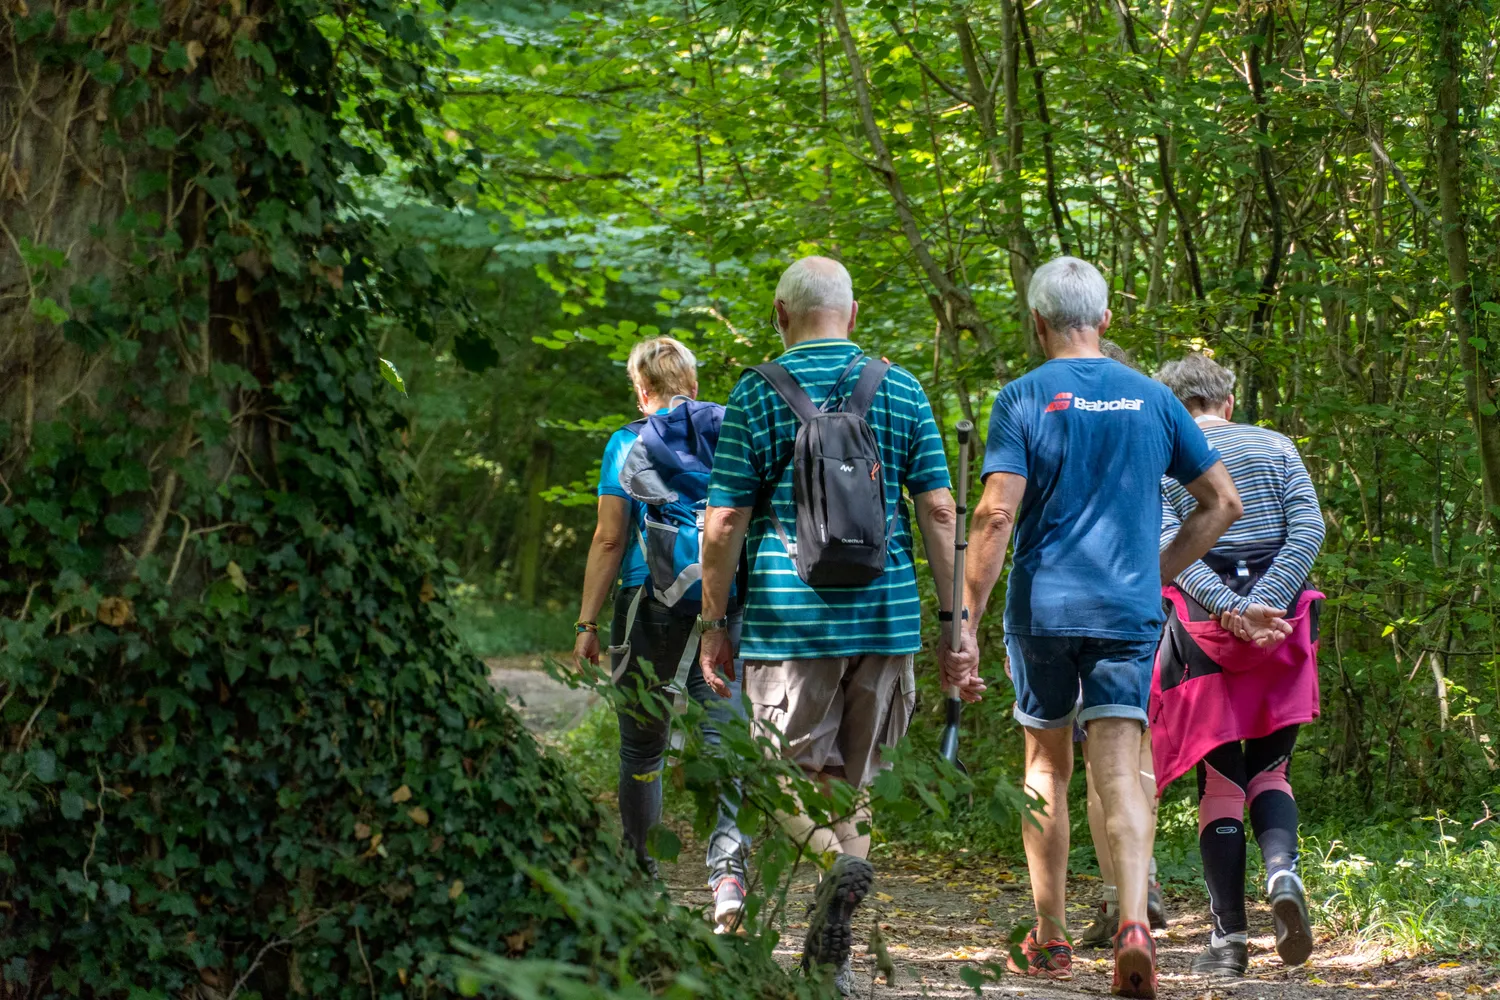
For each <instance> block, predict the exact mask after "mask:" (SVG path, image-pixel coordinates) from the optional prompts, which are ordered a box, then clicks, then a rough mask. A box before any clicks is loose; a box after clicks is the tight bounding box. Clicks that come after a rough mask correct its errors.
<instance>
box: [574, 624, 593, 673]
mask: <svg viewBox="0 0 1500 1000" xmlns="http://www.w3.org/2000/svg"><path fill="white" fill-rule="evenodd" d="M573 659H575V660H577V661H578V665H579V666H580V667H581V666H583V664H584V662H585V661H587V662H588V663H592V664H593V665H594V666H596V667H597V666H598V665H599V633H598V632H579V633H578V639H577V641H575V642H574V643H573Z"/></svg>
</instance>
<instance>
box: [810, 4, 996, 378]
mask: <svg viewBox="0 0 1500 1000" xmlns="http://www.w3.org/2000/svg"><path fill="white" fill-rule="evenodd" d="M831 10H832V13H833V24H834V28H835V29H836V30H837V31H838V36H839V41H840V43H842V45H843V48H844V56H845V58H846V59H847V60H848V62H849V79H850V82H851V83H852V84H853V87H854V100H855V104H856V105H857V106H858V109H859V119H860V123H861V124H862V125H863V126H864V131H865V138H866V139H867V140H868V141H869V143H870V150H871V152H873V153H874V154H875V162H874V164H873V165H872V169H873V170H874V172H875V173H876V175H877V176H878V177H879V178H880V179H881V182H882V183H883V184H884V185H885V188H886V190H887V191H888V192H889V193H890V196H891V203H892V205H893V206H894V208H895V210H896V218H897V220H898V221H899V222H900V224H901V232H902V234H903V235H905V237H906V243H907V245H908V246H909V247H910V248H911V252H912V256H914V257H915V258H916V260H917V264H918V266H919V267H920V268H921V270H922V273H923V274H924V275H925V276H926V278H927V280H928V281H929V282H931V283H932V286H933V287H934V288H935V289H937V292H938V295H939V296H940V297H941V299H942V303H943V306H944V309H943V311H942V312H940V313H939V315H938V319H939V320H947V321H948V322H949V323H952V324H953V325H954V326H956V327H959V328H961V329H967V330H972V331H973V332H974V335H975V337H976V338H978V339H980V341H981V342H989V341H992V339H993V338H992V337H991V335H990V329H989V324H987V323H986V322H985V321H984V318H983V317H982V316H980V314H979V310H978V308H977V307H976V306H975V304H974V297H973V296H972V295H971V294H970V293H969V290H968V289H967V288H964V287H962V286H960V285H958V284H956V283H955V282H954V281H953V279H952V278H950V277H949V276H948V274H947V272H945V271H944V270H943V269H942V267H941V266H939V265H938V262H937V261H936V260H935V259H934V258H933V256H932V252H931V251H930V250H929V249H928V247H927V241H926V239H925V238H924V237H923V236H922V230H921V227H920V226H919V225H918V224H917V216H916V213H915V212H914V211H913V209H912V205H911V200H910V198H908V197H907V194H906V189H905V188H904V187H903V186H902V184H901V175H900V174H899V173H897V171H896V164H895V161H894V160H893V159H892V157H891V151H890V147H888V146H887V145H886V143H885V137H884V136H883V135H881V132H880V125H879V123H877V122H876V120H875V109H874V105H873V104H872V103H871V100H870V84H869V81H868V80H867V79H866V77H865V67H864V63H863V62H862V61H861V60H860V57H859V48H858V46H856V45H855V43H854V34H853V33H852V32H851V31H850V30H849V18H848V16H847V15H846V14H845V12H844V4H843V0H833V5H832V8H831ZM996 358H997V361H996V364H997V369H1003V367H1004V361H1003V359H1000V358H999V355H998V354H997V355H996ZM997 373H999V372H997Z"/></svg>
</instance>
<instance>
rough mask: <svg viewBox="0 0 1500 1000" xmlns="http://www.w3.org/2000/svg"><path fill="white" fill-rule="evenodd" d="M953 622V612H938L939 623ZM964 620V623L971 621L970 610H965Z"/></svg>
mask: <svg viewBox="0 0 1500 1000" xmlns="http://www.w3.org/2000/svg"><path fill="white" fill-rule="evenodd" d="M952 620H953V612H951V611H939V612H938V621H940V622H951V621H952ZM963 620H964V621H968V620H969V609H968V608H964V618H963Z"/></svg>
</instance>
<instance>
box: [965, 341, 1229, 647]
mask: <svg viewBox="0 0 1500 1000" xmlns="http://www.w3.org/2000/svg"><path fill="white" fill-rule="evenodd" d="M1218 460H1219V453H1218V452H1217V451H1215V450H1214V449H1213V448H1211V447H1210V446H1209V444H1208V441H1207V440H1206V439H1205V438H1204V436H1203V431H1202V430H1200V429H1199V427H1198V425H1197V424H1195V423H1194V422H1193V418H1192V417H1191V416H1189V415H1188V412H1187V409H1186V408H1184V407H1183V405H1182V404H1181V403H1180V402H1178V401H1177V397H1176V396H1173V395H1172V392H1171V390H1169V389H1168V388H1167V387H1166V386H1164V385H1162V384H1161V383H1159V382H1154V381H1152V380H1151V379H1149V378H1147V377H1146V376H1144V375H1142V374H1141V373H1140V372H1137V371H1135V370H1134V369H1131V368H1129V367H1127V366H1125V365H1122V364H1120V363H1119V362H1117V361H1111V360H1110V359H1109V358H1057V359H1054V360H1052V361H1048V362H1047V363H1046V364H1044V365H1042V366H1041V367H1040V368H1038V369H1036V370H1035V371H1033V372H1031V373H1030V374H1028V375H1026V376H1024V377H1022V378H1018V379H1016V380H1015V381H1014V382H1011V383H1010V384H1009V385H1007V386H1006V387H1005V388H1004V389H1002V390H1000V394H999V395H998V396H997V397H996V398H995V408H994V410H993V411H992V412H991V414H990V436H989V442H988V444H987V445H986V448H985V455H984V469H983V473H982V474H983V475H984V476H988V475H989V474H990V473H992V472H1010V473H1014V474H1016V475H1018V476H1025V477H1026V494H1025V496H1024V498H1023V499H1022V501H1021V510H1020V513H1019V516H1018V518H1017V523H1016V537H1015V555H1014V557H1013V561H1012V563H1011V570H1010V583H1009V588H1008V595H1007V599H1006V605H1005V630H1006V631H1007V632H1014V633H1016V634H1017V635H1084V636H1094V637H1096V638H1102V639H1153V638H1155V637H1156V636H1157V635H1159V634H1160V632H1161V627H1162V623H1163V620H1164V619H1163V616H1162V606H1161V570H1160V562H1159V541H1158V540H1159V538H1160V536H1161V477H1162V476H1163V475H1164V474H1165V475H1168V476H1171V477H1172V478H1173V479H1176V480H1177V481H1178V482H1180V483H1190V482H1192V481H1193V480H1194V479H1197V478H1198V477H1199V476H1201V475H1203V473H1205V472H1207V471H1208V470H1209V469H1210V468H1211V467H1212V466H1213V464H1214V463H1215V462H1217V461H1218Z"/></svg>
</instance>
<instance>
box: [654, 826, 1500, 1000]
mask: <svg viewBox="0 0 1500 1000" xmlns="http://www.w3.org/2000/svg"><path fill="white" fill-rule="evenodd" d="M679 833H681V834H683V835H684V840H686V839H687V837H686V834H687V831H686V829H683V830H680V831H679ZM701 859H702V852H701V850H700V849H699V848H698V847H697V846H696V845H695V844H688V845H687V846H686V847H684V849H683V852H682V855H681V858H680V860H679V861H678V862H677V863H675V864H671V865H664V866H663V874H664V876H665V878H666V879H667V882H668V884H669V885H670V886H671V887H672V891H673V895H674V897H675V898H677V899H678V901H680V902H683V903H685V904H688V905H693V906H703V907H707V906H708V904H709V902H710V896H709V893H708V890H707V888H706V887H705V886H704V885H703V883H702V879H703V877H704V869H703V868H702V862H701ZM873 860H874V861H875V867H876V873H877V874H876V882H875V888H874V891H873V892H872V894H871V896H870V897H869V900H868V901H867V902H866V904H865V905H864V906H863V907H862V908H861V912H860V915H859V918H858V920H857V922H856V931H855V940H856V956H857V957H856V962H855V973H856V977H857V979H858V983H859V992H858V995H859V996H861V997H866V996H872V997H874V998H877V1000H898V998H908V997H913V998H914V997H924V996H926V997H972V996H974V991H973V989H971V988H969V987H968V986H966V985H964V983H963V981H962V980H961V979H960V978H959V970H960V969H961V968H963V967H964V966H965V965H969V964H976V963H985V962H1001V963H1003V962H1004V961H1005V955H1006V951H1007V948H1008V937H1009V932H1010V928H1011V927H1012V926H1014V925H1015V924H1017V923H1019V922H1021V921H1022V920H1028V919H1030V904H1031V897H1030V892H1029V887H1028V884H1027V881H1026V873H1025V866H1024V865H1016V866H1014V867H1012V866H1011V865H1007V864H1003V863H999V862H997V861H996V860H989V861H983V860H979V859H975V860H974V861H969V860H968V859H964V861H963V863H962V864H961V865H955V864H953V863H952V862H949V861H936V860H934V859H932V858H926V857H922V858H919V857H912V856H904V855H902V854H900V853H897V852H894V851H890V850H880V849H878V850H877V852H876V856H875V857H874V859H873ZM813 886H814V883H813V881H812V879H810V878H807V877H798V878H797V879H795V880H794V882H793V885H792V891H791V894H790V898H789V903H788V906H787V918H786V923H785V929H784V930H783V935H784V940H783V942H782V946H781V947H780V948H779V949H778V951H777V954H778V955H779V956H781V957H782V958H783V960H784V961H786V962H787V963H788V964H794V963H795V962H797V961H798V960H799V959H800V954H801V953H800V947H801V940H802V933H803V931H804V930H805V929H806V926H807V925H806V920H805V912H806V908H807V905H808V903H809V902H810V901H811V899H812V891H813ZM1070 890H1071V892H1072V893H1073V894H1074V896H1073V899H1072V901H1070V903H1069V907H1068V909H1069V912H1070V927H1071V928H1072V930H1073V932H1074V933H1075V934H1076V933H1079V932H1081V931H1082V929H1083V928H1084V927H1085V926H1086V925H1087V924H1088V922H1089V920H1090V919H1092V910H1093V907H1094V906H1095V905H1096V904H1097V900H1098V891H1099V883H1098V881H1097V879H1089V878H1080V879H1076V880H1074V881H1073V882H1072V883H1071V884H1070ZM1168 905H1169V909H1170V911H1171V916H1172V921H1171V926H1170V927H1169V928H1168V929H1167V930H1166V931H1165V932H1158V933H1157V935H1156V940H1157V948H1158V949H1159V952H1158V953H1159V955H1160V957H1161V970H1162V977H1161V992H1160V996H1161V997H1163V998H1169V1000H1190V998H1191V1000H1279V998H1285V1000H1322V998H1333V997H1342V996H1348V995H1349V994H1350V991H1351V990H1358V991H1360V992H1361V993H1362V994H1373V995H1376V996H1391V997H1397V996H1399V997H1421V998H1432V1000H1458V998H1460V997H1468V996H1483V995H1486V994H1488V995H1493V996H1500V973H1497V972H1496V971H1495V970H1494V969H1493V968H1486V967H1484V966H1481V965H1479V964H1477V963H1474V962H1448V961H1442V962H1439V961H1437V960H1434V959H1427V960H1422V959H1404V958H1403V959H1393V958H1391V957H1390V956H1388V955H1385V954H1383V953H1382V952H1381V951H1380V950H1379V949H1377V948H1374V947H1372V946H1370V945H1368V944H1361V943H1360V942H1359V941H1356V940H1352V939H1347V938H1346V939H1330V938H1328V937H1327V936H1326V935H1320V936H1319V939H1318V946H1317V949H1316V951H1314V953H1313V958H1312V961H1310V962H1309V963H1308V964H1307V965H1306V966H1303V967H1301V968H1296V969H1286V968H1283V967H1282V965H1281V960H1280V959H1279V958H1277V957H1276V954H1275V950H1274V942H1273V939H1272V936H1271V915H1270V911H1269V910H1268V909H1266V907H1265V906H1263V905H1255V906H1252V909H1251V914H1250V923H1251V930H1252V933H1253V935H1254V936H1252V937H1251V939H1250V952H1251V954H1250V974H1249V976H1248V977H1247V978H1245V979H1242V980H1238V981H1233V982H1227V983H1226V982H1217V981H1215V982H1210V981H1208V980H1205V979H1202V978H1200V977H1197V976H1193V975H1190V974H1189V973H1188V967H1189V963H1190V962H1191V961H1192V957H1193V955H1195V954H1196V953H1197V952H1198V951H1200V950H1201V949H1202V948H1203V947H1204V945H1205V944H1206V943H1207V940H1208V933H1209V925H1208V917H1207V907H1206V903H1205V901H1204V900H1203V899H1202V898H1201V897H1199V898H1190V897H1185V896H1176V897H1173V896H1169V897H1168ZM876 923H878V925H879V928H880V931H881V934H882V936H883V937H884V939H885V942H886V946H887V948H888V950H889V952H890V955H891V958H892V960H893V962H894V964H895V967H896V983H895V985H894V986H893V987H890V986H887V985H886V984H885V982H884V979H883V977H879V976H878V975H877V976H876V981H874V982H872V978H871V977H872V975H876V973H875V967H874V961H875V960H874V958H873V957H872V956H870V955H867V954H865V949H866V944H867V942H868V939H869V936H870V932H871V930H872V928H873V927H874V926H875V924H876ZM1074 968H1075V970H1076V971H1077V978H1076V979H1074V981H1073V982H1071V983H1046V984H1043V983H1039V982H1037V981H1035V980H1023V979H1020V978H1015V977H1007V978H1005V979H1003V980H1002V981H1000V982H999V983H993V984H989V985H986V986H985V987H984V989H983V993H984V995H987V996H988V995H993V996H1017V997H1032V998H1037V1000H1052V998H1061V997H1073V996H1107V995H1108V994H1109V987H1110V974H1111V963H1110V957H1109V953H1108V952H1107V951H1081V952H1079V954H1078V957H1077V959H1076V961H1075V965H1074Z"/></svg>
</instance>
